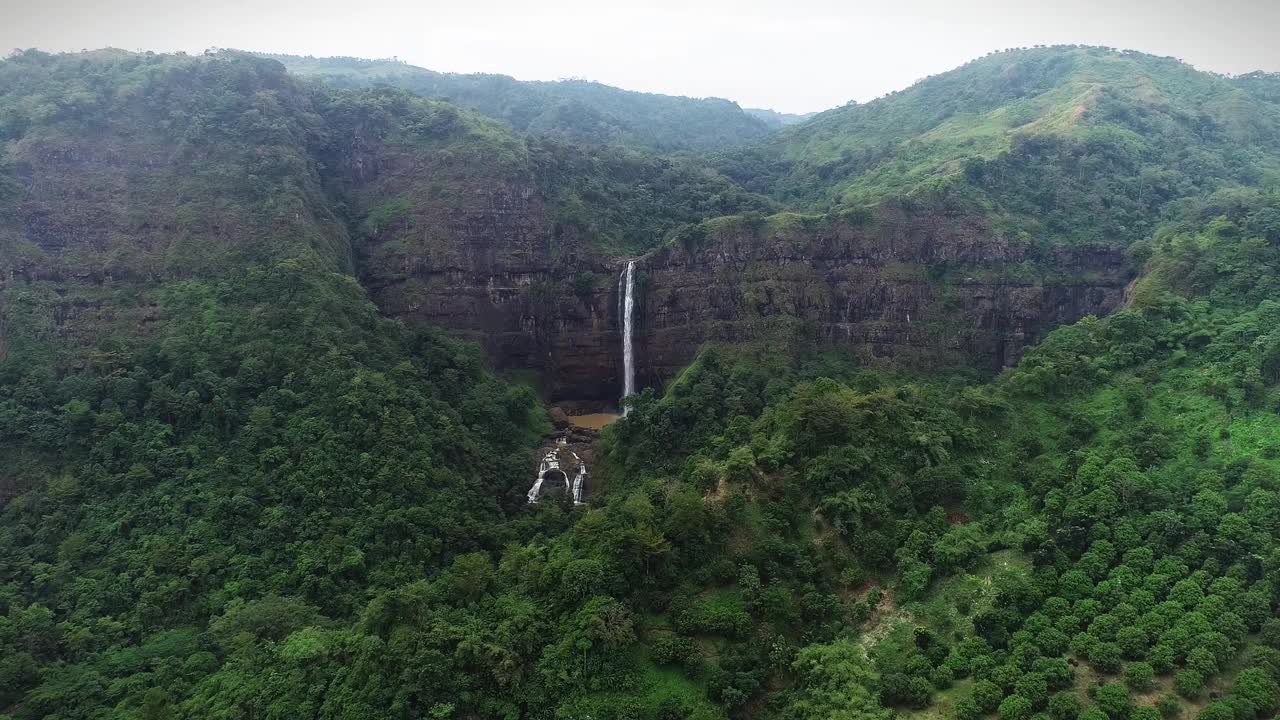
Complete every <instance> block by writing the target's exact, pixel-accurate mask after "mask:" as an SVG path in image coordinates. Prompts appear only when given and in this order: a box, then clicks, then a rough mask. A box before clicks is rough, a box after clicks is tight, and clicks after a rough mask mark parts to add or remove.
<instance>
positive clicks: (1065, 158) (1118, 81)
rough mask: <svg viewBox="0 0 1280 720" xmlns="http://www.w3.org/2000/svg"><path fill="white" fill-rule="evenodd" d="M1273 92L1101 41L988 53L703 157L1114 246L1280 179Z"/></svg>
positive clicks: (769, 184)
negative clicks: (718, 155) (1184, 210)
mask: <svg viewBox="0 0 1280 720" xmlns="http://www.w3.org/2000/svg"><path fill="white" fill-rule="evenodd" d="M1273 85H1274V78H1272V77H1270V76H1267V75H1262V74H1255V75H1251V76H1245V77H1242V78H1239V79H1235V80H1232V79H1228V78H1224V77H1221V76H1216V75H1212V74H1209V73H1204V72H1199V71H1197V70H1194V69H1193V68H1191V67H1189V66H1187V65H1184V64H1182V63H1180V62H1178V61H1176V60H1174V59H1172V58H1159V57H1153V56H1149V55H1143V54H1140V53H1133V52H1118V51H1113V50H1108V49H1103V48H1084V47H1053V48H1037V49H1027V50H1018V51H1011V52H1004V53H997V54H994V55H990V56H988V57H985V58H982V59H979V60H975V61H973V62H971V63H969V64H967V65H965V66H963V67H961V68H959V69H956V70H953V71H950V72H947V73H943V74H941V75H937V76H934V77H931V78H928V79H926V80H923V81H921V82H919V83H917V84H915V85H913V86H912V87H910V88H908V89H906V90H903V91H900V92H896V93H892V94H890V95H888V96H886V97H883V98H880V99H878V100H875V101H873V102H870V103H867V104H865V105H856V104H854V105H849V106H846V107H843V108H837V109H834V110H829V111H827V112H825V113H821V114H819V115H818V116H816V117H814V118H812V119H811V120H809V121H808V122H806V123H804V124H802V125H799V126H797V127H794V128H788V129H784V130H783V131H781V132H779V134H778V135H777V136H775V137H774V138H772V139H770V140H769V141H767V142H766V143H765V144H764V145H762V146H761V147H760V148H757V149H753V150H748V151H743V152H741V153H739V154H736V155H735V154H729V155H727V156H726V157H724V158H722V160H721V161H720V163H719V165H720V167H721V169H722V170H723V171H724V172H726V173H727V174H729V175H730V176H731V177H733V178H735V179H737V180H739V181H740V182H741V183H743V184H744V186H746V187H748V188H750V189H753V190H757V191H760V192H771V193H773V194H774V195H775V196H776V197H778V198H780V199H783V200H784V201H786V202H790V203H800V204H810V205H816V206H818V207H829V206H835V207H858V206H861V205H866V204H872V203H878V202H883V201H885V200H886V199H895V200H896V199H902V198H908V199H909V201H911V202H915V203H923V204H934V205H940V206H943V207H946V206H963V207H967V208H973V207H977V208H981V209H983V210H984V211H985V212H987V213H991V214H995V215H998V216H1005V217H1007V219H1008V221H1009V223H1010V224H1011V225H1012V226H1014V227H1016V228H1017V229H1018V230H1019V231H1021V232H1023V233H1025V234H1027V235H1028V236H1032V237H1037V238H1042V239H1044V240H1045V241H1047V242H1082V241H1085V242H1120V243H1129V242H1133V241H1135V240H1138V239H1140V238H1142V237H1143V236H1145V235H1148V234H1149V233H1150V232H1151V231H1152V230H1153V229H1154V227H1155V224H1156V223H1157V222H1158V221H1159V219H1160V217H1161V214H1162V213H1163V211H1164V210H1165V208H1166V207H1167V205H1168V203H1169V202H1171V201H1173V200H1176V199H1178V198H1181V197H1185V196H1187V195H1192V194H1205V193H1209V192H1212V191H1214V190H1217V189H1220V188H1224V187H1232V186H1239V185H1262V186H1274V185H1275V184H1276V183H1277V181H1280V105H1277V104H1276V97H1275V94H1274V92H1273V90H1274V88H1273Z"/></svg>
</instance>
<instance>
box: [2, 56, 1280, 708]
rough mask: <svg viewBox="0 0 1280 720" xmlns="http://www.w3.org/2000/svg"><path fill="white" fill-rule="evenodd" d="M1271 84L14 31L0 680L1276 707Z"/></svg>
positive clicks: (37, 689)
mask: <svg viewBox="0 0 1280 720" xmlns="http://www.w3.org/2000/svg"><path fill="white" fill-rule="evenodd" d="M1278 193H1280V77H1278V76H1276V75H1274V74H1267V73H1252V74H1248V75H1242V76H1223V75H1216V74H1212V73H1207V72H1203V71H1200V70H1196V69H1194V68H1192V67H1191V66H1189V65H1186V64H1184V63H1181V62H1179V61H1177V60H1174V59H1172V58H1163V57H1155V56H1151V55H1145V54H1141V53H1136V52H1131V51H1117V50H1114V49H1110V48H1099V47H1086V46H1074V45H1072V46H1054V47H1035V48H1023V49H1017V50H1011V51H1007V52H999V53H992V54H990V55H988V56H986V57H983V58H979V59H976V60H974V61H972V62H970V63H968V64H966V65H964V66H962V67H960V68H957V69H955V70H952V71H950V72H947V73H943V74H941V75H937V76H933V77H930V78H926V79H924V80H922V81H920V82H918V83H916V84H915V85H912V86H911V87H909V88H906V89H904V90H901V91H899V92H894V93H891V94H889V95H886V96H885V97H882V98H879V99H877V100H875V101H872V102H868V103H863V104H858V103H850V104H848V105H845V106H842V107H838V108H835V109H832V110H828V111H826V112H823V113H818V114H815V115H812V116H803V117H802V116H791V115H785V114H781V113H772V112H771V111H760V110H749V109H746V110H744V109H743V108H741V107H739V106H738V105H737V104H735V103H732V102H730V101H727V100H719V99H700V100H699V99H690V98H676V97H671V96H664V95H654V94H646V93H635V92H629V91H625V90H620V89H617V88H611V87H608V86H605V85H601V84H599V83H589V82H586V81H578V80H568V81H558V82H522V81H518V80H514V79H512V78H510V77H506V76H498V75H457V74H450V73H437V72H433V71H430V70H425V69H423V68H416V67H413V66H409V65H406V64H403V63H398V62H392V61H365V60H357V59H352V58H303V57H299V56H286V55H262V54H253V53H245V52H238V51H229V50H217V51H210V52H208V53H206V54H204V55H197V56H188V55H181V54H162V53H146V52H136V53H135V52H125V51H118V50H100V51H88V52H83V53H70V54H49V53H43V52H40V51H36V50H27V51H18V52H15V53H14V54H13V55H11V56H9V57H7V58H6V59H4V60H3V61H0V719H3V720H9V719H10V718H12V720H34V719H36V718H56V719H58V720H91V719H92V720H100V719H101V720H105V719H115V718H130V719H132V718H148V719H153V718H171V719H172V718H228V719H231V718H293V717H315V718H325V719H332V720H344V719H347V718H365V717H381V718H405V719H406V720H407V719H409V718H457V719H463V718H467V719H472V718H526V717H527V718H546V719H547V720H552V719H554V720H587V719H588V718H592V719H596V720H599V719H601V718H609V719H614V720H672V719H673V718H692V719H696V720H729V719H730V718H732V719H734V720H739V719H756V718H759V719H762V720H819V719H823V720H826V719H828V718H845V719H848V720H889V719H890V718H894V717H902V718H908V719H915V720H926V719H933V718H948V719H954V720H979V719H980V718H995V719H998V720H1157V718H1162V719H1164V720H1174V719H1175V718H1185V719H1186V720H1193V719H1200V718H1203V719H1204V720H1265V718H1268V717H1271V716H1273V715H1274V713H1275V712H1276V711H1277V710H1280V544H1278V543H1277V538H1278V537H1280V414H1278V410H1280V330H1278V328H1280V195H1278Z"/></svg>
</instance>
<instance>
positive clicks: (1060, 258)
mask: <svg viewBox="0 0 1280 720" xmlns="http://www.w3.org/2000/svg"><path fill="white" fill-rule="evenodd" d="M420 227H421V228H422V230H421V231H419V232H418V233H417V235H416V236H417V237H419V238H420V239H419V240H417V241H415V242H412V243H410V244H409V245H408V246H403V245H401V246H397V247H398V248H400V249H399V250H397V251H396V252H395V253H393V255H394V258H395V262H394V263H393V264H392V265H388V264H387V263H386V262H385V260H386V258H387V257H388V255H387V253H386V252H385V244H382V243H380V242H379V241H378V240H377V239H376V238H375V239H373V241H372V244H371V245H370V246H368V247H366V248H365V249H364V250H362V251H361V252H362V253H363V255H364V256H365V257H366V258H371V259H373V260H372V261H366V262H364V263H362V267H363V268H364V280H365V282H366V285H367V286H368V287H370V288H371V291H372V292H373V295H374V298H375V300H376V301H377V302H378V304H379V305H380V306H381V307H382V308H383V309H384V311H385V312H387V313H389V314H391V315H393V316H398V317H401V318H404V319H406V320H407V321H409V322H421V323H427V324H434V325H440V326H444V327H450V328H454V329H458V330H462V331H465V332H467V333H470V334H472V335H473V336H475V337H477V338H479V339H480V340H481V342H482V343H483V345H484V347H485V348H486V350H487V351H488V353H489V354H490V356H491V358H492V359H493V361H494V363H495V365H497V366H498V367H501V368H507V369H512V368H526V369H532V370H535V371H538V372H539V373H541V374H542V376H543V379H544V383H545V385H544V387H545V390H546V392H547V394H548V395H549V396H550V398H551V399H553V400H556V401H561V402H563V401H566V400H567V401H578V402H579V403H581V407H583V408H589V407H593V406H599V405H605V404H610V403H613V402H615V401H616V399H617V395H618V393H619V389H620V387H621V384H622V383H621V366H622V361H621V337H620V328H621V317H620V303H619V296H618V290H619V288H618V282H617V280H618V273H619V272H620V271H621V268H622V262H620V261H618V260H610V259H608V258H605V257H603V256H601V255H599V254H597V253H594V252H592V251H590V250H589V249H587V248H585V247H583V246H582V244H581V243H578V242H576V241H575V239H574V238H565V237H552V236H551V235H550V234H549V233H548V232H547V231H546V227H547V224H546V218H545V210H544V209H543V205H542V203H541V201H540V200H539V199H538V198H537V196H536V193H534V192H532V191H531V190H529V189H528V188H522V187H500V188H493V189H490V190H488V191H483V192H479V191H478V192H476V193H475V194H474V195H473V196H471V197H469V198H467V200H466V204H465V206H464V207H463V209H462V211H461V212H460V213H458V214H457V215H455V216H453V217H452V218H451V219H449V220H447V221H446V222H444V223H443V225H441V224H439V223H436V224H434V225H432V224H423V225H421V226H420ZM440 227H444V228H446V230H445V232H447V234H448V236H449V238H450V239H448V240H447V241H446V242H442V243H439V244H432V243H430V242H429V241H428V240H427V237H428V236H430V235H431V234H432V233H433V232H439V230H438V228H440ZM433 228H435V229H433ZM378 257H381V258H382V259H383V260H382V261H378V260H376V258H378ZM637 267H638V271H639V278H638V281H637V290H636V295H637V301H638V302H637V307H636V310H635V312H636V317H635V326H636V330H635V336H634V338H633V340H634V344H635V351H636V361H637V375H638V380H639V385H640V387H649V386H661V385H662V384H663V383H664V382H666V381H667V380H669V379H670V378H671V377H672V376H673V375H674V374H675V373H677V372H678V371H679V370H680V369H681V368H683V367H684V366H686V365H687V364H688V363H689V362H690V361H691V360H692V359H693V357H694V356H695V355H696V353H697V352H698V349H699V348H700V347H701V346H702V345H703V344H704V343H706V342H709V341H715V342H726V343H747V342H754V343H765V344H768V343H775V344H778V345H779V347H783V346H786V345H790V344H793V343H806V344H814V345H817V346H819V347H843V348H848V349H850V350H852V351H854V352H855V353H856V354H858V355H860V356H862V357H864V358H866V359H867V360H869V361H873V362H874V361H877V360H887V359H892V360H893V361H894V362H898V363H905V364H909V365H913V366H935V367H936V366H946V365H955V364H962V363H963V364H967V365H977V366H980V367H986V368H990V369H999V368H1000V367H1003V366H1005V365H1008V364H1011V363H1013V362H1015V361H1016V360H1017V358H1018V357H1019V356H1020V354H1021V352H1022V349H1023V348H1024V347H1025V346H1026V345H1028V344H1031V343H1034V342H1035V341H1036V340H1038V339H1040V338H1041V337H1042V336H1043V335H1044V334H1045V333H1046V332H1048V331H1049V330H1050V329H1052V328H1054V327H1056V326H1058V325H1061V324H1064V323H1069V322H1073V321H1075V320H1078V319H1079V318H1081V317H1083V316H1085V315H1089V314H1097V315H1102V314H1106V313H1108V312H1110V311H1111V310H1113V309H1114V308H1115V307H1116V306H1117V305H1119V304H1120V302H1121V301H1122V299H1123V292H1124V287H1125V285H1126V283H1127V282H1128V280H1129V273H1128V271H1127V269H1126V268H1127V263H1126V262H1125V259H1124V256H1123V254H1122V253H1121V252H1120V251H1119V250H1117V249H1105V248H1104V249H1074V250H1067V249H1062V250H1056V251H1039V252H1037V251H1036V250H1035V249H1033V248H1032V247H1031V246H1028V245H1025V244H1022V245H1020V244H1015V243H1011V242H1008V241H1004V240H1001V239H1000V237H999V235H998V233H996V232H993V231H992V230H991V228H989V227H987V226H986V225H985V223H984V222H983V221H982V220H981V219H980V218H977V217H973V216H966V215H943V214H937V213H916V214H909V213H906V212H902V211H897V210H884V211H881V212H879V213H877V214H875V215H874V216H868V217H864V218H862V219H860V220H858V221H835V220H831V219H828V218H823V217H802V216H794V215H782V216H776V217H773V218H768V219H760V220H754V221H753V220H747V219H742V218H724V219H719V220H714V221H710V222H708V223H704V224H703V225H702V226H700V227H698V228H696V229H694V230H692V231H690V232H686V233H683V234H682V236H681V238H680V239H678V240H677V241H676V242H673V243H671V244H669V245H667V246H664V247H662V248H660V249H658V250H656V251H654V252H652V253H650V254H649V255H647V256H645V257H643V258H641V259H640V260H639V262H638V264H637Z"/></svg>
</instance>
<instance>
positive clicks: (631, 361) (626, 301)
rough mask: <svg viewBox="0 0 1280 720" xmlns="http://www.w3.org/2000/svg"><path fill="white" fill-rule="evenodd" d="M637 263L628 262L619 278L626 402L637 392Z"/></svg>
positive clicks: (624, 407) (623, 386) (623, 411)
mask: <svg viewBox="0 0 1280 720" xmlns="http://www.w3.org/2000/svg"><path fill="white" fill-rule="evenodd" d="M635 272H636V261H635V260H629V261H627V269H626V270H625V271H623V273H622V277H620V278H618V289H619V290H620V291H621V293H622V298H623V299H622V399H623V401H625V400H626V398H627V396H628V395H634V394H635V392H636V366H635V358H634V357H633V355H632V353H631V327H632V321H631V313H632V311H633V310H634V309H635V298H634V297H633V294H634V292H635V287H636V276H635ZM622 414H623V415H626V414H627V409H626V405H623V408H622Z"/></svg>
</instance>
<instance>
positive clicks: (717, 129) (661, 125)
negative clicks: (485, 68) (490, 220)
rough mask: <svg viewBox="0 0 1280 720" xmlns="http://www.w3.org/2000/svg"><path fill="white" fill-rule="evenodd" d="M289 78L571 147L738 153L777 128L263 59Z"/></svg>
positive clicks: (538, 88)
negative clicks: (386, 94) (388, 97)
mask: <svg viewBox="0 0 1280 720" xmlns="http://www.w3.org/2000/svg"><path fill="white" fill-rule="evenodd" d="M264 57H270V58H273V59H276V60H279V61H280V62H282V63H284V64H285V66H286V67H287V68H289V72H291V73H293V74H296V75H299V76H303V77H311V78H317V79H320V80H323V81H325V82H326V83H329V84H331V85H334V86H337V87H347V88H357V87H370V86H373V85H390V86H391V87H395V88H400V89H403V90H408V91H410V92H412V93H414V94H416V95H420V96H422V97H427V98H438V99H443V100H447V101H449V102H452V103H454V104H456V105H458V106H460V107H465V108H470V109H472V110H475V111H477V112H480V113H482V114H484V115H488V116H489V117H492V118H496V119H498V120H501V121H503V122H504V123H506V124H508V125H510V126H511V127H512V128H514V129H516V130H520V131H523V132H529V133H533V134H536V135H546V136H550V137H554V138H559V139H561V140H567V141H570V142H581V143H592V144H615V145H623V146H627V147H632V148H635V149H640V150H649V151H662V152H671V151H678V150H711V149H716V148H727V147H737V146H741V145H746V144H749V143H753V142H757V141H759V140H762V139H763V138H764V137H766V136H767V135H768V134H769V132H770V128H771V127H772V126H771V124H769V123H768V122H765V121H763V120H761V119H759V118H757V117H755V116H754V115H752V114H750V113H748V112H744V111H743V110H742V108H740V107H738V105H737V104H736V103H733V102H730V101H728V100H722V99H720V98H687V97H674V96H670V95H656V94H652V93H640V92H631V91H628V90H621V89H619V88H615V87H610V86H608V85H602V84H600V83H595V82H589V81H586V80H557V81H554V82H538V81H531V82H527V81H520V80H515V79H514V78H510V77H507V76H506V75H480V74H477V75H461V74H456V73H438V72H433V71H431V70H426V69H423V68H420V67H414V66H412V65H407V64H404V63H399V62H395V61H387V60H360V59H356V58H313V57H298V56H294V55H264Z"/></svg>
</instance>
